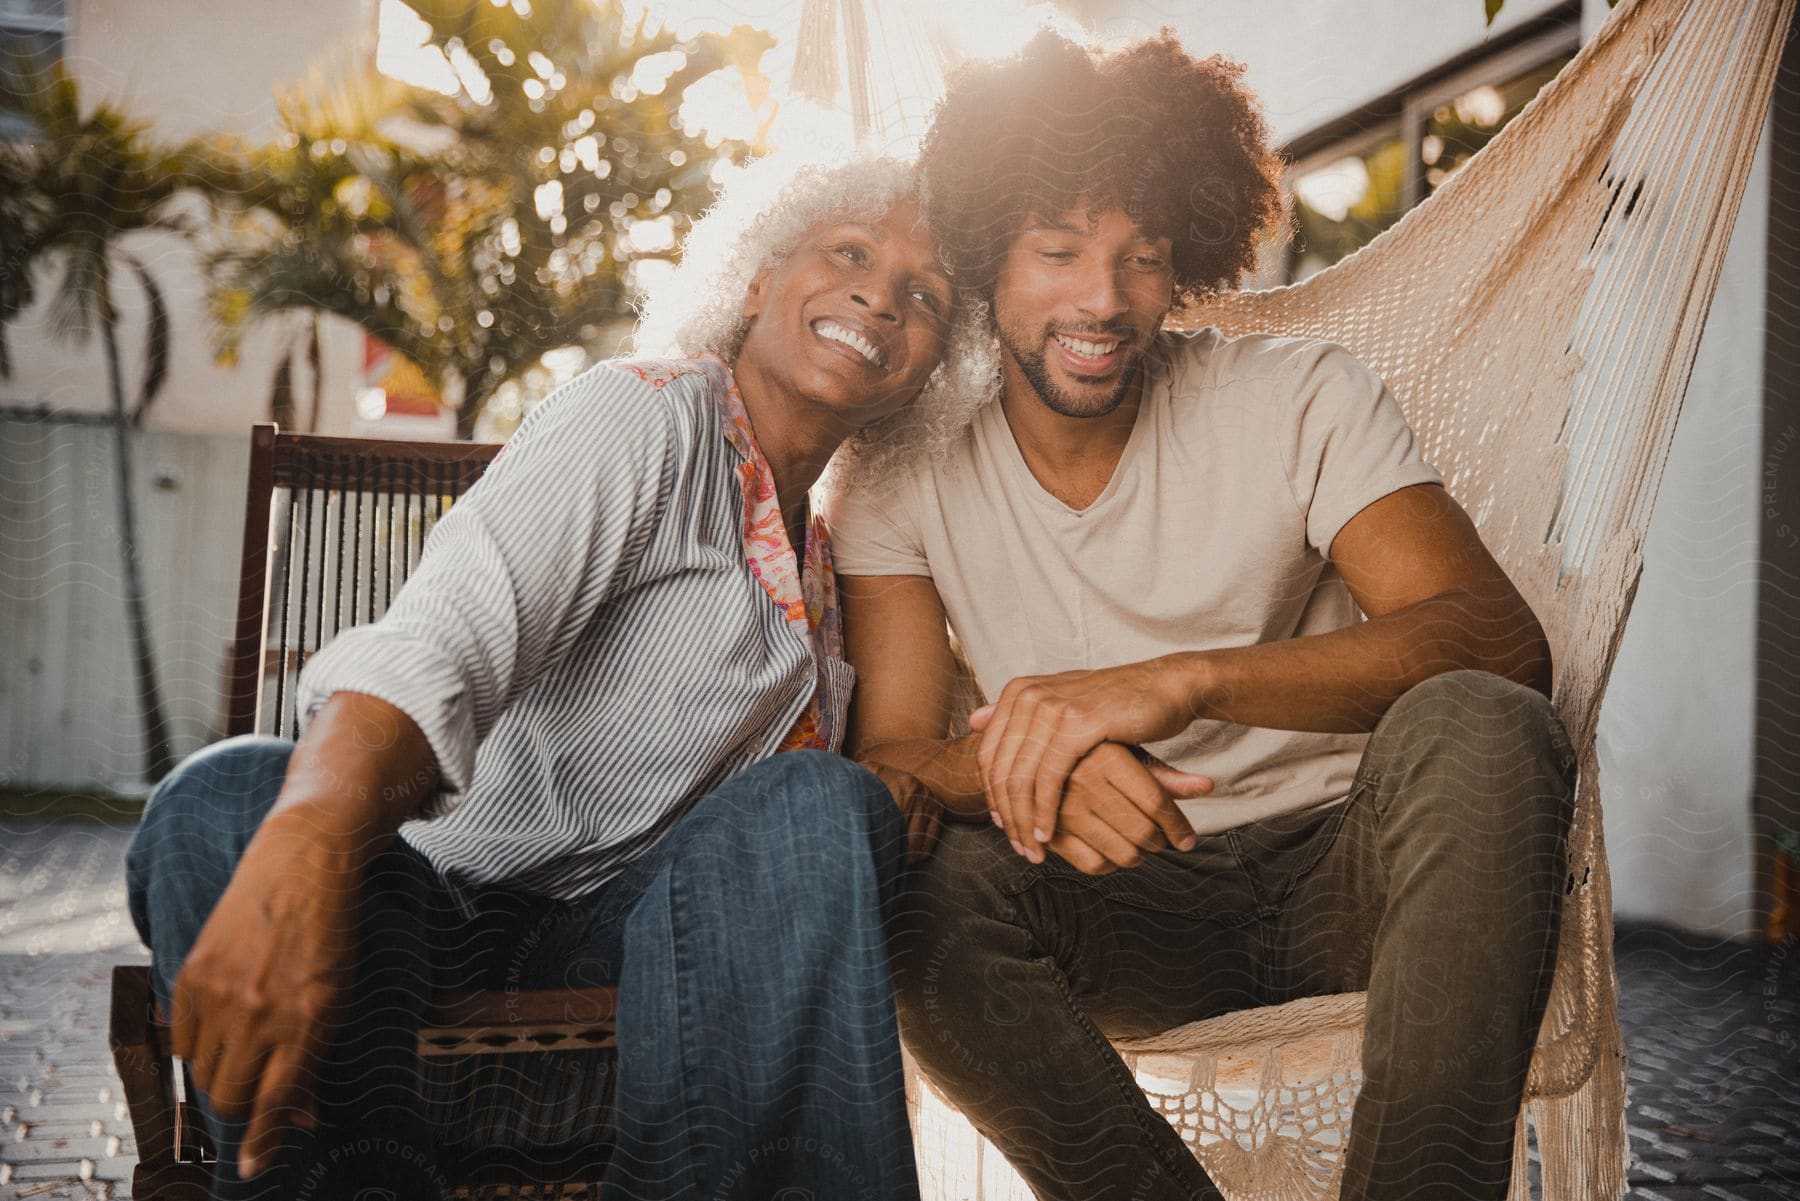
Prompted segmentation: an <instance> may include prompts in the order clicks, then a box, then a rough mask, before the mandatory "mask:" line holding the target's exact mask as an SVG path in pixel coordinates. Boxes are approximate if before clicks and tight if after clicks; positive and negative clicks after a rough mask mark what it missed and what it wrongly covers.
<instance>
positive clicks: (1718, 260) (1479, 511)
mask: <svg viewBox="0 0 1800 1201" xmlns="http://www.w3.org/2000/svg"><path fill="white" fill-rule="evenodd" d="M862 2H863V0H808V11H809V12H813V11H814V8H815V6H817V5H832V6H833V7H834V8H838V9H841V11H839V12H838V13H836V14H835V15H839V16H844V17H848V16H849V15H850V14H851V13H852V12H856V13H858V14H860V13H861V10H862ZM1793 8H1794V0H1622V2H1621V3H1620V4H1619V6H1618V7H1617V9H1615V10H1614V12H1613V13H1612V15H1611V16H1610V17H1609V18H1608V20H1607V21H1606V23H1605V24H1604V25H1603V26H1602V27H1601V28H1600V29H1599V30H1598V31H1597V32H1596V33H1595V35H1594V37H1593V38H1592V39H1590V40H1589V42H1588V43H1587V44H1586V45H1585V46H1583V47H1582V48H1581V49H1580V51H1579V52H1578V53H1577V54H1576V56H1575V58H1574V59H1573V60H1572V61H1571V62H1570V63H1569V64H1568V65H1567V66H1566V67H1564V68H1563V70H1562V71H1561V72H1560V73H1559V74H1558V75H1557V77H1556V78H1555V79H1554V80H1552V81H1551V82H1550V83H1549V84H1547V85H1546V86H1545V87H1544V88H1543V89H1542V90H1541V91H1540V92H1539V93H1538V95H1537V96H1536V97H1535V98H1534V99H1533V100H1532V101H1531V102H1530V103H1529V104H1527V105H1526V107H1525V108H1524V109H1523V110H1522V111H1521V112H1520V113H1519V114H1518V116H1517V117H1515V118H1514V120H1513V121H1512V122H1511V123H1509V124H1508V125H1507V126H1506V128H1505V129H1503V130H1502V131H1501V132H1500V133H1499V134H1498V135H1497V136H1496V137H1495V138H1494V139H1493V140H1492V141H1491V142H1489V143H1488V144H1487V145H1486V146H1485V147H1483V148H1482V149H1481V150H1480V152H1478V153H1477V154H1476V155H1474V156H1473V157H1472V158H1471V159H1470V160H1469V161H1468V162H1467V163H1466V164H1465V165H1464V166H1463V167H1462V169H1461V170H1459V171H1457V172H1456V173H1455V174H1453V175H1451V176H1450V177H1449V178H1448V179H1447V180H1446V181H1445V182H1444V183H1443V185H1442V186H1440V187H1439V188H1438V190H1437V191H1436V192H1435V193H1433V194H1432V195H1431V196H1430V197H1429V198H1428V199H1426V200H1425V201H1424V202H1423V203H1422V204H1420V205H1418V206H1417V207H1415V208H1414V209H1413V210H1412V211H1411V212H1409V213H1407V214H1406V216H1404V217H1403V218H1402V219H1401V220H1400V221H1399V222H1397V223H1396V224H1395V225H1394V226H1393V227H1391V228H1390V229H1388V230H1387V231H1385V232H1384V233H1382V234H1381V235H1380V236H1379V237H1378V238H1376V239H1375V240H1374V241H1373V242H1371V243H1370V244H1369V245H1368V246H1366V247H1364V248H1363V249H1362V250H1361V251H1359V252H1358V253H1356V254H1354V255H1352V256H1350V257H1349V258H1347V259H1345V260H1343V261H1342V262H1341V263H1338V264H1337V265H1335V266H1333V267H1331V268H1330V269H1328V270H1326V271H1323V272H1321V273H1319V274H1318V275H1315V276H1313V277H1311V278H1309V279H1307V280H1305V281H1303V282H1302V283H1299V284H1296V285H1293V286H1290V287H1285V288H1275V289H1271V290H1267V291H1260V292H1235V293H1230V294H1226V295H1222V296H1218V297H1214V298H1210V299H1208V300H1207V301H1205V302H1204V303H1202V304H1200V305H1198V306H1196V307H1194V308H1192V309H1190V310H1188V311H1185V312H1183V313H1181V314H1178V315H1177V317H1178V319H1177V320H1173V321H1172V322H1171V324H1173V325H1177V326H1185V327H1190V328H1191V327H1198V326H1216V327H1218V328H1219V329H1220V330H1222V331H1223V332H1224V333H1226V334H1227V335H1231V334H1237V333H1242V332H1246V331H1253V330H1260V331H1275V332H1281V333H1288V334H1294V335H1305V336H1312V337H1320V338H1327V339H1330V340H1332V341H1335V342H1338V343H1341V344H1342V345H1344V346H1345V347H1347V348H1348V349H1349V350H1350V351H1351V352H1352V353H1354V354H1355V355H1357V357H1358V358H1360V359H1362V361H1363V362H1365V363H1367V364H1368V365H1369V366H1370V367H1372V368H1373V369H1374V370H1375V371H1376V372H1377V373H1379V374H1380V375H1381V376H1382V377H1383V378H1384V379H1385V380H1386V381H1387V383H1388V384H1389V386H1390V387H1391V388H1392V390H1393V392H1394V394H1395V396H1396V398H1397V399H1398V400H1399V402H1400V405H1401V407H1402V409H1403V410H1404V411H1405V412H1406V414H1407V417H1408V420H1409V421H1410V422H1411V423H1412V426H1413V428H1414V430H1415V431H1416V432H1417V434H1418V436H1419V439H1420V441H1421V443H1422V448H1423V451H1424V453H1425V456H1426V457H1427V458H1428V459H1429V460H1430V461H1431V462H1432V463H1434V464H1435V465H1436V466H1437V467H1438V469H1439V470H1440V471H1441V472H1442V473H1443V475H1444V478H1445V483H1446V486H1447V487H1448V488H1449V490H1450V492H1451V494H1452V495H1454V496H1455V497H1456V498H1457V499H1458V500H1459V501H1460V502H1461V503H1462V505H1463V506H1464V507H1465V508H1466V509H1467V510H1468V511H1469V513H1470V515H1471V517H1472V518H1473V519H1474V521H1475V523H1476V526H1477V528H1478V529H1479V530H1480V532H1481V535H1482V539H1483V541H1484V542H1485V543H1486V544H1487V546H1488V548H1489V549H1490V550H1491V551H1492V552H1493V553H1494V555H1495V558H1496V559H1497V560H1498V561H1499V562H1500V564H1501V565H1502V566H1503V567H1504V568H1505V569H1506V571H1507V574H1508V575H1509V576H1510V577H1511V578H1512V580H1513V582H1514V583H1515V584H1516V585H1517V586H1518V587H1519V590H1520V592H1521V593H1522V594H1523V595H1524V596H1525V598H1526V600H1527V601H1528V602H1529V603H1530V604H1531V606H1532V609H1533V611H1534V612H1535V613H1536V614H1537V615H1538V617H1539V619H1540V620H1541V621H1542V623H1543V625H1544V628H1545V632H1546V634H1547V635H1548V636H1549V638H1550V642H1551V649H1552V654H1553V657H1554V661H1555V664H1556V687H1555V695H1554V697H1553V700H1554V703H1555V705H1556V708H1557V710H1558V712H1559V714H1560V715H1561V716H1562V719H1563V723H1564V725H1565V726H1566V728H1567V729H1568V732H1569V735H1570V738H1571V741H1572V742H1573V744H1574V746H1575V748H1576V751H1577V759H1578V763H1579V768H1580V778H1579V781H1578V784H1577V790H1576V810H1575V818H1574V823H1573V827H1572V829H1571V832H1570V838H1569V876H1568V893H1567V895H1566V896H1565V898H1564V908H1563V924H1562V937H1561V939H1560V941H1559V944H1558V951H1557V963H1556V969H1555V977H1554V983H1553V985H1552V989H1551V996H1550V1002H1549V1005H1548V1009H1547V1012H1546V1015H1545V1018H1544V1024H1543V1027H1542V1029H1541V1031H1540V1034H1539V1039H1538V1046H1537V1051H1536V1054H1535V1056H1534V1057H1533V1061H1532V1066H1531V1072H1530V1077H1529V1080H1528V1084H1527V1097H1528V1104H1527V1106H1526V1108H1525V1110H1524V1111H1523V1112H1522V1113H1521V1114H1520V1125H1519V1129H1518V1137H1517V1138H1516V1140H1515V1146H1514V1164H1515V1170H1514V1173H1513V1198H1514V1201H1526V1199H1527V1197H1528V1192H1527V1176H1526V1172H1525V1155H1526V1139H1525V1125H1526V1122H1527V1120H1529V1121H1530V1123H1531V1125H1532V1126H1533V1127H1534V1128H1535V1130H1536V1133H1537V1141H1538V1146H1539V1148H1540V1151H1541V1157H1542V1180H1543V1197H1544V1199H1545V1201H1591V1199H1595V1198H1598V1199H1601V1201H1611V1199H1614V1198H1617V1197H1618V1196H1619V1195H1620V1194H1621V1193H1622V1192H1623V1191H1624V1188H1625V1164H1626V1134H1625V1125H1624V1106H1625V1061H1624V1047H1623V1042H1622V1039H1621V1036H1620V1031H1619V1024H1618V1004H1617V990H1618V985H1617V979H1616V977H1615V974H1614V971H1613V962H1612V898H1611V884H1610V880H1609V878H1608V875H1607V869H1606V853H1605V846H1604V840H1603V838H1602V833H1601V822H1600V778H1599V764H1598V758H1597V755H1596V751H1595V733H1596V726H1597V722H1598V715H1599V706H1600V700H1601V697H1602V696H1603V694H1604V692H1605V688H1606V681H1607V677H1608V675H1609V673H1610V671H1611V669H1612V664H1613V660H1614V658H1615V656H1616V655H1617V652H1618V648H1619V643H1620V640H1621V638H1622V636H1623V632H1624V627H1625V621H1626V618H1627V617H1628V616H1629V614H1630V611H1631V602H1632V598H1633V596H1634V595H1635V593H1636V589H1637V585H1638V581H1639V578H1640V575H1641V573H1642V569H1643V557H1642V547H1643V542H1644V536H1645V533H1646V531H1647V529H1648V526H1649V521H1650V514H1651V511H1652V508H1653V505H1654V501H1655V496H1656V491H1657V488H1658V486H1659V485H1660V483H1661V478H1662V472H1663V468H1664V465H1665V463H1666V461H1667V459H1668V454H1669V449H1670V446H1671V444H1672V440H1673V437H1674V431H1675V423H1676V419H1677V417H1678V416H1679V414H1680V410H1681V402H1682V398H1683V395H1684V393H1685V391H1686V389H1687V385H1688V380H1689V377H1690V375H1691V373H1692V371H1693V366H1694V360H1695V356H1696V353H1697V351H1698V347H1699V342H1700V335H1701V332H1702V330H1703V328H1704V325H1705V320H1706V315H1707V311H1708V309H1709V307H1710V305H1711V303H1712V298H1713V294H1714V292H1715V290H1716V288H1717V285H1718V280H1719V274H1720V271H1721V269H1722V267H1723V264H1724V259H1725V251H1726V248H1727V246H1728V244H1729V241H1730V237H1731V230H1732V226H1733V224H1734V222H1735V219H1736V215H1737V211H1738V207H1739V203H1740V201H1741V200H1742V197H1743V193H1744V188H1745V185H1746V182H1747V179H1748V174H1749V168H1750V164H1751V160H1752V158H1753V156H1754V154H1755V152H1756V148H1757V145H1758V142H1759V140H1760V135H1761V131H1762V125H1763V118H1764V114H1765V113H1766V112H1767V110H1768V104H1769V98H1770V95H1771V93H1772V91H1773V87H1774V80H1775V72H1776V66H1777V63H1778V60H1779V57H1780V53H1781V49H1782V45H1783V43H1784V41H1785V38H1786V35H1787V30H1788V26H1789V23H1790V21H1791V19H1792V16H1793ZM825 27H826V22H825V20H824V19H821V18H817V16H816V13H815V19H813V20H812V21H811V22H810V24H809V25H808V28H809V29H814V30H818V29H824V28H825ZM863 45H864V46H865V48H866V46H867V36H866V34H864V35H863ZM833 52H834V53H835V50H834V51H833ZM816 56H817V53H816V52H815V59H816ZM853 57H854V56H853ZM869 67H870V64H869V63H868V62H867V60H866V59H865V61H864V62H863V63H862V64H861V65H860V66H859V65H856V64H854V62H853V65H852V68H851V70H850V72H849V74H850V75H851V76H852V77H853V78H856V77H857V72H858V71H865V72H866V71H867V70H868V69H869ZM814 74H815V77H816V76H817V75H819V74H820V73H819V72H817V71H816V70H815V72H814ZM872 86H873V85H871V84H870V83H869V82H868V79H867V76H866V75H865V76H863V77H862V81H861V82H860V83H859V84H858V85H857V90H859V91H860V92H861V93H862V95H863V97H864V99H863V101H862V102H861V104H860V105H859V111H860V112H862V113H864V114H866V113H868V112H869V111H870V110H869V108H868V105H869V104H870V103H871V102H870V100H869V97H870V96H871V95H872V92H871V91H870V89H871V87H872ZM1364 1006H1365V996H1364V994H1362V993H1353V994H1345V995H1342V996H1334V997H1318V998H1308V999H1305V1000H1302V1001H1296V1002H1293V1003H1290V1004H1288V1005H1282V1006H1274V1007H1268V1008H1264V1009H1258V1010H1250V1011H1244V1012H1239V1013H1231V1014H1224V1015H1221V1016H1219V1017H1215V1018H1212V1019H1209V1020H1207V1021H1204V1022H1198V1023H1195V1024H1193V1025H1190V1026H1186V1027H1183V1028H1181V1029H1179V1030H1173V1031H1169V1032H1167V1033H1165V1034H1162V1035H1159V1036H1157V1037H1155V1038H1148V1039H1139V1040H1135V1041H1131V1042H1126V1043H1121V1044H1120V1047H1119V1049H1120V1051H1121V1053H1122V1054H1123V1055H1124V1056H1125V1058H1126V1060H1127V1062H1128V1063H1130V1064H1131V1065H1132V1066H1133V1068H1134V1070H1136V1071H1137V1072H1138V1074H1139V1079H1140V1082H1141V1083H1143V1084H1144V1085H1145V1088H1146V1095H1147V1096H1148V1097H1149V1098H1150V1100H1151V1102H1152V1104H1153V1105H1155V1106H1156V1108H1157V1109H1158V1110H1159V1111H1160V1112H1162V1113H1164V1114H1165V1115H1166V1116H1167V1117H1168V1118H1169V1120H1170V1121H1171V1122H1173V1123H1174V1124H1175V1126H1176V1127H1177V1129H1178V1130H1179V1131H1180V1132H1181V1134H1182V1135H1183V1137H1184V1138H1185V1139H1186V1140H1187V1141H1188V1143H1189V1145H1190V1146H1191V1147H1192V1148H1193V1149H1194V1151H1195V1154H1196V1155H1198V1156H1199V1158H1200V1160H1201V1162H1202V1163H1203V1164H1204V1166H1205V1167H1206V1169H1207V1171H1208V1173H1209V1174H1210V1175H1211V1176H1212V1178H1213V1179H1214V1181H1215V1182H1216V1183H1217V1184H1218V1185H1219V1187H1220V1188H1221V1189H1222V1190H1223V1191H1224V1192H1225V1194H1226V1196H1228V1197H1230V1198H1232V1199H1233V1201H1287V1199H1290V1198H1292V1199H1294V1201H1300V1199H1302V1198H1321V1197H1329V1196H1333V1195H1335V1192H1336V1188H1337V1181H1338V1179H1339V1176H1340V1174H1341V1168H1342V1150H1343V1145H1344V1139H1345V1137H1346V1135H1347V1129H1348V1124H1349V1119H1350V1114H1351V1110H1352V1107H1353V1105H1354V1098H1355V1093H1356V1087H1357V1084H1358V1083H1359V1081H1360V1073H1359V1067H1358V1064H1359V1055H1360V1048H1361V1031H1362V1023H1363V1019H1364V1013H1365V1008H1364ZM911 1086H912V1088H911V1092H912V1096H913V1105H914V1130H915V1134H916V1137H917V1139H918V1146H919V1151H920V1169H921V1178H922V1182H923V1183H924V1185H925V1188H926V1195H928V1196H931V1195H941V1196H946V1197H969V1196H974V1197H983V1196H985V1197H989V1198H1003V1197H1017V1198H1020V1199H1021V1201H1026V1199H1027V1198H1028V1197H1029V1194H1028V1193H1027V1192H1026V1190H1025V1188H1024V1186H1023V1184H1022V1182H1020V1181H1019V1180H1018V1178H1017V1176H1016V1175H1015V1174H1013V1173H1012V1171H1011V1169H1010V1167H1009V1166H1008V1165H1007V1164H1006V1163H1005V1162H1004V1160H1003V1159H1001V1157H1000V1156H999V1155H998V1154H997V1153H995V1152H994V1151H993V1149H992V1148H991V1147H989V1146H987V1144H985V1143H984V1142H982V1141H980V1140H979V1139H978V1138H977V1137H976V1136H975V1135H974V1132H973V1131H972V1130H971V1129H969V1128H968V1127H967V1125H966V1123H962V1119H961V1118H960V1116H959V1115H956V1114H955V1113H954V1111H953V1110H952V1109H950V1108H949V1107H948V1105H947V1104H945V1103H944V1102H943V1101H942V1099H941V1098H937V1097H935V1095H934V1094H933V1093H932V1091H931V1089H930V1086H929V1084H927V1083H925V1082H924V1081H923V1080H922V1079H918V1078H914V1079H912V1080H911Z"/></svg>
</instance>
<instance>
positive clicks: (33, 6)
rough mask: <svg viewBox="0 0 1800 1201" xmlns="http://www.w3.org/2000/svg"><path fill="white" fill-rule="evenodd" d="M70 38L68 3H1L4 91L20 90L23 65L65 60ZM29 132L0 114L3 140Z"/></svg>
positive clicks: (0, 80) (12, 0)
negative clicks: (20, 69)
mask: <svg viewBox="0 0 1800 1201" xmlns="http://www.w3.org/2000/svg"><path fill="white" fill-rule="evenodd" d="M68 34H69V5H68V0H0V88H4V89H8V90H10V89H13V88H16V87H17V86H18V83H19V78H18V68H19V66H20V65H21V64H25V65H28V66H37V67H47V66H49V65H50V64H51V63H53V62H55V61H57V60H58V59H60V58H62V57H63V54H64V52H65V46H64V43H65V42H66V41H67V39H68ZM28 132H30V131H29V128H28V126H27V125H26V123H25V122H24V121H22V120H20V119H19V118H17V117H14V116H11V115H10V114H7V113H3V112H0V137H18V136H20V135H22V134H25V133H28Z"/></svg>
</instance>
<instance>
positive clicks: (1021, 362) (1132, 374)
mask: <svg viewBox="0 0 1800 1201" xmlns="http://www.w3.org/2000/svg"><path fill="white" fill-rule="evenodd" d="M1169 253H1170V242H1169V239H1168V238H1159V239H1155V240H1152V239H1150V238H1148V237H1146V236H1145V235H1144V233H1143V232H1142V231H1141V230H1140V229H1138V227H1137V225H1136V224H1135V223H1134V222H1133V221H1132V220H1131V218H1129V217H1127V216H1126V215H1125V214H1124V212H1122V211H1120V210H1117V209H1113V210H1109V211H1107V212H1103V213H1098V214H1089V213H1087V212H1086V211H1084V210H1082V209H1079V208H1077V209H1075V210H1073V211H1071V212H1068V213H1064V214H1062V215H1061V216H1059V217H1055V218H1042V217H1031V218H1027V219H1026V221H1025V224H1024V226H1023V228H1022V229H1021V230H1020V231H1019V233H1018V235H1017V236H1016V237H1015V238H1013V240H1012V243H1011V245H1010V246H1009V247H1008V248H1007V252H1006V258H1005V260H1004V261H1003V262H1002V263H1001V266H1000V272H999V275H998V277H997V278H996V279H995V282H994V321H995V324H996V325H997V326H998V328H999V331H1000V344H1001V346H1002V347H1004V348H1005V351H1006V357H1007V359H1008V360H1009V362H1007V363H1006V371H1007V375H1008V376H1009V377H1011V376H1013V375H1014V373H1015V371H1016V372H1017V373H1019V374H1022V375H1023V377H1024V379H1025V380H1026V381H1027V382H1029V383H1030V385H1031V387H1032V389H1033V390H1034V391H1036V393H1037V395H1038V398H1039V399H1040V400H1042V401H1043V402H1044V403H1045V404H1046V405H1048V406H1049V407H1050V408H1051V409H1052V410H1053V411H1055V412H1057V413H1060V414H1062V415H1063V416H1065V417H1101V416H1104V415H1105V414H1107V413H1110V412H1112V411H1113V410H1114V409H1116V408H1118V406H1119V404H1120V402H1121V401H1123V400H1124V399H1125V397H1126V395H1127V393H1128V392H1129V390H1130V388H1131V386H1132V384H1133V383H1134V382H1135V380H1136V378H1137V373H1138V369H1139V367H1140V365H1141V364H1142V362H1143V358H1144V355H1145V353H1147V352H1148V350H1149V348H1150V340H1151V339H1152V338H1153V337H1155V335H1156V332H1157V330H1158V329H1160V328H1161V327H1162V321H1163V318H1164V317H1165V316H1167V315H1168V312H1169V306H1170V304H1171V303H1172V302H1173V299H1174V276H1173V273H1172V272H1171V270H1170V267H1169Z"/></svg>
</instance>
